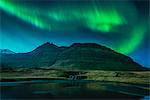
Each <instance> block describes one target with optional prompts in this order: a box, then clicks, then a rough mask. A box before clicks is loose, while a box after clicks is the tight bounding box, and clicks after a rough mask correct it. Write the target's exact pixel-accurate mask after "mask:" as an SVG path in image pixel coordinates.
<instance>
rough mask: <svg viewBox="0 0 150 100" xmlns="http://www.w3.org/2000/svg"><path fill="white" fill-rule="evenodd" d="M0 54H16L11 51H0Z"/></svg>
mask: <svg viewBox="0 0 150 100" xmlns="http://www.w3.org/2000/svg"><path fill="white" fill-rule="evenodd" d="M0 54H15V52H13V51H11V50H9V49H0Z"/></svg>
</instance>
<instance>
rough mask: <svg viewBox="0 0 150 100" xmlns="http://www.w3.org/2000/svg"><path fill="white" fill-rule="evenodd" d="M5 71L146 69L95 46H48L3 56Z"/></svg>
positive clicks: (82, 44) (93, 44)
mask: <svg viewBox="0 0 150 100" xmlns="http://www.w3.org/2000/svg"><path fill="white" fill-rule="evenodd" d="M1 58H2V60H1V63H2V69H3V68H18V67H26V68H34V67H36V68H37V67H46V68H52V69H66V70H126V71H128V70H145V69H146V68H144V67H142V66H141V65H139V64H138V63H136V62H134V61H133V60H132V59H131V58H130V57H128V56H125V55H123V54H120V53H117V52H115V51H113V50H111V49H110V48H107V47H105V46H102V45H99V44H96V43H74V44H72V45H71V46H69V47H58V46H56V45H54V44H50V43H48V42H47V43H45V44H43V45H41V46H39V47H37V48H36V49H34V50H33V51H31V52H28V53H16V54H11V55H10V54H6V55H2V56H1Z"/></svg>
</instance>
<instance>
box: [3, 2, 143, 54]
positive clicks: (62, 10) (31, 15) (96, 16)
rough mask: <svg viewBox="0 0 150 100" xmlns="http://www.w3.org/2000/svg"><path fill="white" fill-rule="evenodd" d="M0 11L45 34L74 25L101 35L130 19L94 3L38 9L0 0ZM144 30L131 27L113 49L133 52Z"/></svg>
mask: <svg viewBox="0 0 150 100" xmlns="http://www.w3.org/2000/svg"><path fill="white" fill-rule="evenodd" d="M0 8H1V9H3V10H4V11H6V12H8V13H10V14H12V15H14V16H16V17H18V18H20V19H22V20H23V21H25V22H28V23H30V24H32V25H34V26H36V27H38V28H41V29H45V30H49V31H68V30H72V31H74V30H77V28H78V26H84V27H87V28H89V29H91V30H93V31H99V32H103V33H107V32H116V31H117V30H119V29H118V27H119V26H122V25H124V24H130V21H133V20H134V19H133V17H134V15H133V14H132V16H129V18H127V17H125V15H123V14H122V12H121V9H119V10H118V9H116V7H115V6H113V5H111V6H103V5H102V4H101V3H95V2H93V5H91V6H83V5H82V6H80V5H79V6H78V5H75V6H74V7H72V5H67V6H66V5H58V6H57V7H56V6H54V7H49V8H48V9H44V10H41V9H40V8H35V9H31V7H27V6H24V5H19V4H17V3H15V2H12V1H11V0H0ZM33 8H34V7H33ZM131 8H134V7H131ZM130 17H132V18H130ZM129 19H130V20H129ZM134 24H135V23H134ZM145 30H146V29H145V28H144V26H136V27H134V29H133V30H132V32H131V33H125V34H130V36H131V37H130V38H129V39H125V40H124V41H123V42H121V43H120V45H119V46H118V47H117V48H113V49H115V50H116V51H118V52H121V53H123V54H128V53H130V52H132V51H134V50H135V49H136V48H137V47H138V45H139V44H140V43H141V41H142V40H143V37H144V32H145Z"/></svg>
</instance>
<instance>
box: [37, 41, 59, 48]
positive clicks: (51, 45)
mask: <svg viewBox="0 0 150 100" xmlns="http://www.w3.org/2000/svg"><path fill="white" fill-rule="evenodd" d="M41 47H42V48H43V47H44V48H45V47H46V48H47V47H48V48H49V47H51V48H52V47H54V48H57V46H56V45H55V44H53V43H49V42H46V43H44V44H42V45H41V46H39V47H38V48H41Z"/></svg>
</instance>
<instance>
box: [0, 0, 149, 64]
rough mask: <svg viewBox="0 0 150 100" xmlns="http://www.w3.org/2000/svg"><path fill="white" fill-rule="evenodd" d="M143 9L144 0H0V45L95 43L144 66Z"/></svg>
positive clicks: (28, 46) (145, 9)
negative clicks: (129, 57) (127, 56)
mask: <svg viewBox="0 0 150 100" xmlns="http://www.w3.org/2000/svg"><path fill="white" fill-rule="evenodd" d="M148 7H149V5H148V0H143V1H137V0H110V1H107V0H106V1H104V0H87V1H86V0H70V1H69V0H1V1H0V9H1V32H0V34H1V41H2V42H1V45H0V48H8V49H10V50H13V51H14V52H28V51H31V50H32V49H34V48H35V47H37V46H38V45H40V44H42V43H44V42H47V41H49V42H53V43H55V44H58V45H70V44H72V43H74V42H96V43H99V44H102V45H105V46H108V47H110V48H112V49H114V50H116V51H117V52H120V53H123V54H126V55H129V56H131V57H133V59H135V60H137V61H138V62H139V63H141V64H143V65H145V66H149V63H148V54H146V53H148V50H149V48H148V43H147V42H148V40H149V37H148V36H149V29H148V22H149V19H148ZM139 55H140V56H139ZM141 58H144V61H143V59H141Z"/></svg>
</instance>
